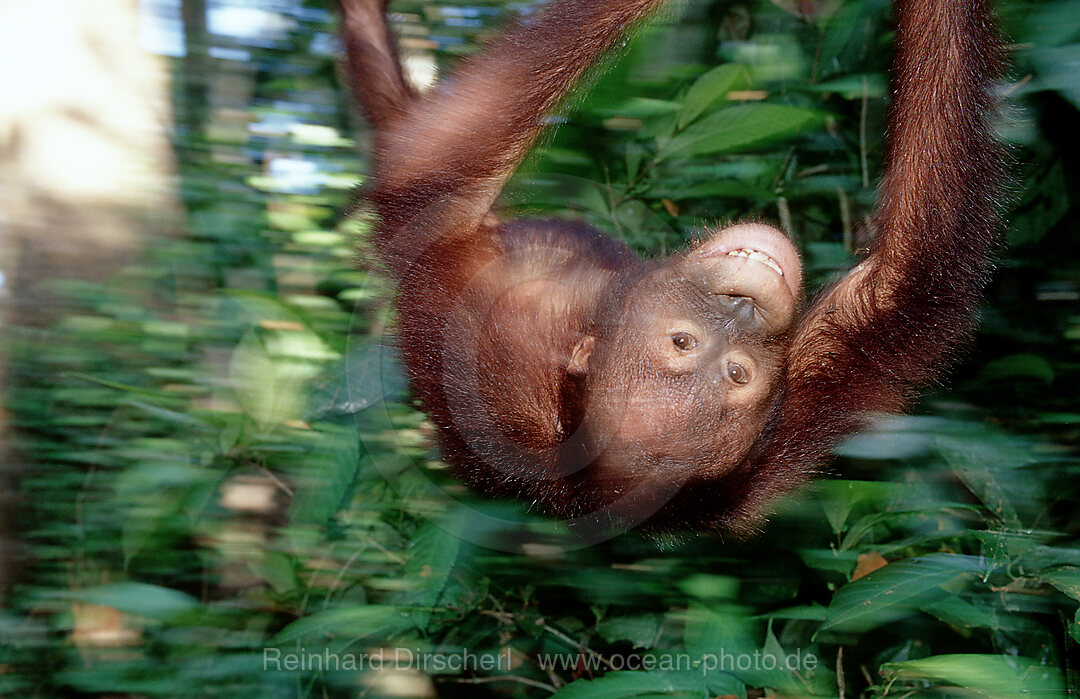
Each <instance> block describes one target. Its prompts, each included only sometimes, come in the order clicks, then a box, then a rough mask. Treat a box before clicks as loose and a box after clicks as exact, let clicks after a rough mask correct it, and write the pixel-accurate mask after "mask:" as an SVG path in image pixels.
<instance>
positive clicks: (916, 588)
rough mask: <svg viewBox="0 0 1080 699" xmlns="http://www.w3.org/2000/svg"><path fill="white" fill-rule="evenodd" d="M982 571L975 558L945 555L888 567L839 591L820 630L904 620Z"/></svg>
mask: <svg viewBox="0 0 1080 699" xmlns="http://www.w3.org/2000/svg"><path fill="white" fill-rule="evenodd" d="M983 567H984V564H983V562H982V561H981V559H979V558H978V557H976V556H962V555H959V554H946V553H935V554H930V555H928V556H922V557H919V558H909V559H906V560H902V561H897V562H895V563H890V564H889V565H887V566H885V567H884V568H880V569H878V570H875V571H874V572H873V573H871V574H870V575H867V576H866V577H864V578H859V579H858V580H855V581H853V582H850V583H848V584H847V585H844V586H843V587H842V588H840V590H839V591H838V592H837V593H836V596H834V597H833V600H832V603H831V604H830V605H829V610H828V614H827V616H826V619H825V623H824V624H822V626H821V630H822V631H824V630H826V629H838V630H839V629H842V630H845V631H865V630H867V629H871V628H873V627H875V626H879V625H881V624H883V623H885V622H887V621H891V620H893V619H896V618H899V617H903V616H907V615H908V614H910V613H911V612H912V611H915V610H917V609H921V608H922V607H923V606H925V605H928V604H932V603H935V602H938V601H940V600H941V599H943V598H945V597H946V596H948V595H949V594H950V593H949V592H947V591H946V590H945V586H946V585H954V584H956V583H957V582H959V581H963V580H965V579H967V578H973V577H974V576H975V575H976V574H977V573H979V572H981V571H982V570H983Z"/></svg>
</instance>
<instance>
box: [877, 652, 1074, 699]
mask: <svg viewBox="0 0 1080 699" xmlns="http://www.w3.org/2000/svg"><path fill="white" fill-rule="evenodd" d="M881 672H882V673H883V674H885V676H886V677H888V678H890V679H892V680H894V681H895V680H898V679H920V680H932V681H933V680H936V681H939V682H944V683H946V684H949V685H953V686H957V687H963V688H965V689H970V690H974V691H975V692H977V693H978V696H982V697H1002V698H1003V699H1012V698H1013V697H1019V696H1029V695H1036V696H1039V695H1042V696H1060V695H1061V694H1062V692H1063V690H1064V685H1063V683H1062V678H1061V673H1060V671H1059V670H1058V669H1057V668H1053V667H1050V666H1047V665H1042V664H1040V663H1038V662H1036V661H1034V660H1031V659H1028V658H1020V657H1013V656H1004V655H975V654H970V655H969V654H956V655H935V656H931V657H929V658H922V659H921V660H909V661H906V662H903V663H886V664H884V665H882V666H881Z"/></svg>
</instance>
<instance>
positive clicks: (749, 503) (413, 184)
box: [339, 0, 1001, 532]
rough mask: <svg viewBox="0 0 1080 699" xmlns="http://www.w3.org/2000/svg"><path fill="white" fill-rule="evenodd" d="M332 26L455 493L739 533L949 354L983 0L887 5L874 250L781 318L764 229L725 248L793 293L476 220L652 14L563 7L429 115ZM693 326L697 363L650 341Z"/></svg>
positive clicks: (469, 64) (692, 255)
mask: <svg viewBox="0 0 1080 699" xmlns="http://www.w3.org/2000/svg"><path fill="white" fill-rule="evenodd" d="M339 4H340V6H341V10H342V14H343V17H344V37H345V43H346V47H347V51H348V57H349V64H350V67H351V69H352V71H353V73H354V75H355V77H356V91H357V94H358V96H359V97H360V100H361V103H362V106H363V108H364V111H365V113H366V114H367V116H368V118H369V120H370V121H371V123H372V125H373V126H374V128H375V145H374V153H375V172H374V173H373V178H374V187H373V188H371V190H370V192H369V196H368V201H369V203H370V205H371V206H372V207H373V209H374V211H375V213H376V214H377V215H378V217H379V225H378V227H377V230H376V234H375V244H376V246H377V248H378V250H379V252H380V255H381V256H382V258H383V260H384V261H385V263H386V265H387V266H388V268H389V269H390V272H391V274H392V275H393V276H394V277H395V278H396V279H397V280H398V283H399V288H400V296H399V301H398V304H399V305H398V308H399V318H400V320H399V322H400V328H399V336H400V344H401V348H402V356H403V359H404V363H405V366H406V368H407V370H408V371H409V374H410V376H411V377H412V381H413V389H414V391H415V392H416V394H417V395H418V396H419V397H420V399H421V400H422V401H423V404H424V407H425V409H426V410H427V411H428V413H429V414H430V415H431V417H432V419H433V420H434V422H435V423H436V425H438V427H439V441H440V443H441V446H442V448H443V450H444V452H445V454H446V457H447V459H448V460H449V461H450V462H451V463H453V464H454V465H455V466H456V467H457V468H458V469H459V472H460V473H461V474H462V475H463V477H464V478H465V479H466V480H467V481H468V482H469V483H470V484H471V485H473V486H474V487H476V488H478V489H480V490H483V491H486V492H490V493H494V494H500V495H511V496H516V497H522V498H525V499H528V500H530V501H534V502H536V503H537V504H539V505H541V506H542V507H544V508H545V509H547V510H549V511H552V512H554V513H555V514H557V515H560V516H563V517H567V518H578V519H580V520H582V521H586V522H590V523H599V524H605V525H612V524H615V525H619V526H624V525H631V524H637V523H641V522H644V523H646V525H647V526H650V527H655V528H672V527H687V526H691V527H706V528H715V529H720V530H726V531H733V532H745V531H748V530H751V529H753V528H754V527H755V526H756V525H757V523H758V522H759V521H760V519H761V517H762V516H763V513H764V511H765V505H766V504H767V502H768V501H769V500H771V499H773V498H775V497H776V496H777V495H778V494H780V493H782V492H784V491H786V490H788V489H790V488H792V487H794V486H796V485H798V484H800V483H803V482H805V481H806V479H807V478H808V477H809V476H810V475H811V474H812V473H813V472H814V471H815V470H816V469H818V468H819V467H820V465H821V464H822V462H823V461H824V460H825V459H826V458H827V456H828V454H829V450H830V448H831V447H832V445H833V444H835V442H836V441H837V440H838V439H839V438H841V437H842V436H844V435H846V434H849V433H850V432H852V431H853V430H855V429H857V428H858V427H859V426H860V424H861V423H862V420H863V419H864V416H865V415H866V414H867V413H868V412H870V411H894V410H898V409H900V408H901V407H903V405H904V404H905V403H906V402H907V401H908V400H909V399H910V398H911V396H912V392H913V390H914V389H916V388H917V387H919V386H921V385H925V384H926V383H927V382H928V381H929V380H931V379H932V378H933V377H934V376H935V375H936V374H937V372H938V371H939V370H940V368H941V366H942V364H943V363H944V362H945V361H946V360H947V359H948V357H949V354H950V352H951V351H952V350H953V349H954V348H955V347H956V346H957V344H958V343H959V342H960V341H961V340H962V339H963V337H964V336H965V334H966V333H967V330H968V328H969V326H970V324H971V320H972V315H973V310H974V308H975V306H976V305H977V303H978V300H979V295H980V289H981V287H982V284H983V282H984V280H985V277H986V274H987V270H988V266H989V250H990V248H991V247H992V244H993V241H994V231H995V227H996V210H997V205H996V199H997V194H998V191H997V187H998V183H999V181H1000V179H1001V172H1000V170H1001V165H1000V152H999V148H998V146H997V145H996V143H995V141H994V139H993V138H992V136H991V133H990V128H989V126H988V123H987V116H986V115H987V114H989V113H991V111H992V108H993V100H992V99H991V96H990V90H991V81H992V79H993V76H994V75H995V74H996V71H997V70H998V69H999V62H1000V56H999V51H1000V46H999V43H998V41H997V38H996V35H995V32H994V29H993V24H992V21H991V17H990V12H989V9H988V6H987V5H988V3H987V0H901V1H900V2H899V3H898V8H897V13H898V18H899V30H898V39H897V47H896V60H895V67H894V71H895V99H894V103H893V106H892V116H891V119H890V126H889V144H890V146H889V151H888V158H887V168H886V172H885V177H884V180H883V182H882V185H881V194H880V205H879V210H878V213H877V216H876V224H877V225H876V228H877V237H876V239H875V241H874V243H873V245H872V246H871V250H870V254H869V256H868V257H867V259H866V260H864V261H863V262H862V264H860V265H859V266H858V267H857V268H856V269H855V270H853V271H852V272H851V273H850V274H849V275H848V276H847V277H846V278H845V279H844V280H842V281H841V282H839V283H838V284H836V285H835V286H833V287H831V288H830V289H827V290H826V291H825V292H824V293H822V294H821V295H820V296H819V297H818V298H817V299H816V300H815V301H814V303H813V304H811V306H810V307H809V308H808V309H807V310H806V311H805V312H804V313H803V314H802V315H801V317H799V318H798V319H796V320H794V322H789V320H788V318H787V316H790V314H791V312H792V311H793V310H794V308H795V301H796V300H797V295H798V282H799V278H800V277H799V275H800V273H801V272H800V269H799V266H798V261H797V260H795V259H794V258H793V253H792V255H791V256H789V255H788V253H786V252H785V247H784V246H785V245H786V244H785V243H782V242H780V241H778V240H777V236H776V235H775V234H773V233H771V232H769V231H767V230H765V228H766V227H764V226H760V225H756V224H755V225H754V226H748V227H744V228H742V229H741V230H743V231H744V232H745V231H746V230H750V231H751V232H752V233H753V236H757V237H756V238H753V236H751V238H753V240H758V241H760V245H759V244H758V243H757V242H753V240H752V241H751V243H748V244H746V245H740V246H737V247H747V248H753V249H766V248H768V249H769V250H776V253H775V254H774V257H776V258H777V259H778V260H780V261H781V262H782V264H781V266H782V267H783V268H784V272H785V276H784V277H783V281H784V282H785V283H786V285H787V286H785V284H784V283H780V282H778V281H777V279H778V278H779V277H777V278H773V276H770V274H769V273H764V272H762V271H761V269H760V267H761V265H757V267H755V265H754V264H749V263H747V265H743V266H741V267H740V266H733V265H735V263H734V262H732V261H731V260H729V259H728V258H727V257H725V254H726V253H725V252H723V251H726V250H727V248H726V247H724V245H725V243H724V241H725V240H727V241H729V242H730V240H732V239H733V236H734V238H738V239H741V238H739V234H733V233H731V232H730V231H731V229H728V232H724V231H721V232H719V233H716V234H714V235H713V236H712V238H711V239H710V240H707V241H705V242H704V243H702V244H700V245H698V246H696V247H695V248H692V249H691V250H688V251H685V252H684V253H680V254H679V255H676V256H674V257H672V258H670V259H669V260H666V261H660V262H646V261H642V260H640V259H638V258H637V257H636V256H634V255H633V254H632V253H631V252H630V251H629V250H628V249H626V248H625V247H624V246H622V245H621V244H619V243H616V242H614V241H612V240H610V239H607V238H604V237H603V236H602V235H601V234H599V233H598V232H596V231H595V230H593V229H591V228H588V227H587V226H584V225H583V224H574V223H567V222H557V221H518V222H512V223H502V222H499V221H497V220H496V219H495V218H494V216H492V214H491V213H490V209H491V207H492V205H493V204H494V202H495V198H496V196H497V195H498V194H499V191H500V190H501V188H502V186H503V184H504V183H505V181H506V179H507V178H508V177H509V176H510V175H511V173H512V172H513V170H514V168H515V167H516V166H517V165H518V164H519V163H520V161H521V159H522V158H523V157H524V156H525V153H526V152H527V150H528V149H529V147H530V146H531V145H532V144H533V142H534V141H535V139H536V138H537V136H538V134H539V133H540V131H541V125H542V117H543V115H544V114H545V113H546V112H547V111H549V110H550V109H551V108H552V107H553V106H555V105H556V104H557V102H558V101H559V100H560V99H561V98H562V97H564V96H565V94H566V93H567V92H568V91H569V90H570V89H571V88H572V86H573V85H574V84H575V82H576V81H577V80H578V79H579V78H580V77H581V74H582V73H583V72H584V71H585V70H586V69H587V68H588V67H589V66H590V65H592V64H593V63H594V62H595V61H596V60H597V59H598V58H599V57H600V56H602V55H603V54H604V52H605V51H607V50H608V49H609V48H610V47H611V46H612V45H613V44H614V43H615V42H616V41H617V40H618V39H619V38H620V37H621V36H622V35H623V33H624V32H625V30H626V29H627V28H628V27H629V26H630V25H632V24H634V23H635V22H637V21H639V20H641V19H642V18H643V17H645V16H646V15H647V14H648V13H649V12H651V11H652V10H653V9H654V8H655V7H656V6H657V5H659V4H661V3H660V1H659V0H557V1H556V2H554V3H552V5H551V6H550V7H549V8H548V9H547V10H545V11H544V13H543V14H542V15H541V16H540V17H539V18H534V19H533V20H531V21H530V22H528V23H521V24H517V25H514V26H512V27H511V28H510V29H508V30H506V31H505V32H504V33H503V34H502V35H501V36H500V37H498V38H497V39H496V40H495V41H494V42H493V43H492V44H491V45H489V46H488V47H487V48H486V49H485V50H484V51H482V52H481V53H479V54H477V55H476V56H474V57H472V58H470V59H469V60H467V61H465V63H464V64H463V65H462V66H461V67H460V68H459V69H458V70H457V72H456V73H455V75H454V78H453V80H452V81H451V82H450V83H448V84H447V85H445V86H444V87H443V88H442V89H441V90H440V91H438V92H437V93H436V94H434V95H433V96H431V97H418V96H416V95H415V94H414V93H413V91H412V90H411V89H410V88H409V87H408V84H407V82H406V81H405V79H404V78H403V77H402V75H401V72H400V68H399V65H398V59H397V55H396V52H395V50H394V48H393V42H392V37H391V35H390V33H389V31H388V30H387V29H386V26H385V23H384V21H383V12H384V10H385V2H380V1H379V0H339ZM736 228H738V227H736ZM759 229H761V230H759ZM725 236H727V237H725ZM751 238H747V239H748V240H749V239H751ZM770 246H771V247H770ZM728 247H730V245H728ZM717 249H722V251H721V252H720V253H719V254H717V253H716V252H715V250H717ZM767 251H768V250H767ZM770 254H772V253H770ZM789 257H790V258H791V259H789ZM774 276H775V275H774ZM788 287H791V289H789V288H788ZM699 297H700V298H699ZM747 299H749V301H747ZM686 318H690V319H691V320H689V321H687V322H691V323H692V324H693V323H696V325H693V327H694V328H697V329H696V330H694V333H695V335H694V336H693V339H694V344H693V345H692V349H693V352H698V351H699V350H698V349H697V348H698V341H697V338H698V337H700V338H701V343H700V344H701V347H702V348H701V349H700V355H701V356H703V357H705V358H704V359H700V360H698V359H694V360H693V362H691V361H690V360H687V359H686V356H687V355H686V353H685V352H683V350H682V348H681V347H679V348H677V349H676V350H673V349H671V347H670V346H668V345H664V344H663V339H662V338H661V340H660V341H658V342H659V344H655V345H654V344H649V343H651V342H652V341H653V332H654V331H655V330H656V329H657V328H659V329H660V330H659V332H660V334H663V333H667V334H669V335H671V337H672V338H674V340H675V341H676V343H678V342H681V341H684V340H685V338H683V339H682V340H680V339H679V337H678V336H679V335H680V332H681V331H680V328H681V327H683V326H681V325H679V323H682V322H683V320H685V319H686ZM695 319H696V320H695ZM669 326H670V328H669ZM639 337H642V338H643V339H642V340H641V342H640V347H639V342H638V338H639ZM658 347H659V348H660V349H657V348H658ZM664 347H666V349H664ZM706 350H708V351H709V352H710V353H712V354H705V352H706ZM639 355H640V356H639ZM733 357H734V359H733ZM695 362H696V363H695ZM706 362H711V363H706ZM733 363H734V366H735V367H737V369H732V371H733V372H734V373H728V374H726V375H723V376H717V375H716V370H717V368H718V367H719V371H721V372H728V370H729V369H730V368H731V367H732V366H733ZM742 365H745V366H746V367H751V368H752V371H751V372H749V373H751V374H752V375H753V377H752V380H750V381H749V382H747V383H743V382H739V381H736V380H735V379H737V378H740V376H741V375H740V374H739V373H738V370H739V369H742V368H743V366H742ZM710 372H712V373H710ZM742 378H745V377H742ZM729 379H730V380H729Z"/></svg>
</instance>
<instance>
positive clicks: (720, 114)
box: [656, 104, 824, 162]
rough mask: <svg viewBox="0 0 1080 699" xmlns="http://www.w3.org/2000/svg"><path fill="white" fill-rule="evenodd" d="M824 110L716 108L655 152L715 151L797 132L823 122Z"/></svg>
mask: <svg viewBox="0 0 1080 699" xmlns="http://www.w3.org/2000/svg"><path fill="white" fill-rule="evenodd" d="M823 119H824V114H823V113H822V112H819V111H817V110H813V109H806V108H803V107H791V106H788V105H784V104H742V105H737V106H734V107H728V108H726V109H721V110H720V111H717V112H714V113H712V114H710V115H708V116H707V117H705V118H703V119H701V120H700V121H698V122H696V123H694V124H691V125H690V126H689V127H687V129H686V130H685V131H683V132H682V133H680V134H678V135H676V136H675V137H674V138H672V139H671V140H670V141H668V142H667V144H665V146H664V147H663V148H662V149H661V150H660V152H658V153H657V155H656V160H657V162H659V161H660V160H663V159H664V158H670V157H673V156H679V157H689V156H694V155H713V154H716V153H724V152H728V151H733V150H738V149H739V148H745V147H746V146H749V145H752V144H756V143H761V142H763V141H771V140H775V139H779V138H786V137H790V136H794V135H796V134H798V133H799V132H801V131H803V130H804V129H807V128H809V127H810V126H811V125H813V124H815V123H817V122H821V121H822V120H823Z"/></svg>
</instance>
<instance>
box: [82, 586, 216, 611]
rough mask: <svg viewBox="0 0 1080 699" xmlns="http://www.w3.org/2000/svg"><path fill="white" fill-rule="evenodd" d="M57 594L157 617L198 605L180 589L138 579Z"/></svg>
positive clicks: (88, 602)
mask: <svg viewBox="0 0 1080 699" xmlns="http://www.w3.org/2000/svg"><path fill="white" fill-rule="evenodd" d="M61 596H62V597H66V598H68V599H75V600H78V601H80V602H85V603H87V604H96V605H99V606H102V607H113V608H114V609H119V610H120V611H122V612H125V613H127V614H136V615H138V616H144V617H148V618H150V619H157V620H165V619H169V618H172V617H175V616H177V615H178V614H182V613H183V612H187V611H190V610H192V609H196V608H198V607H199V601H198V600H197V599H195V598H194V597H191V596H190V595H186V594H184V593H183V592H180V591H178V590H173V589H171V588H168V587H160V586H158V585H147V584H146V583H140V582H119V583H110V584H108V585H99V586H98V587H89V588H85V589H82V590H75V591H73V592H65V593H62V594H61Z"/></svg>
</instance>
